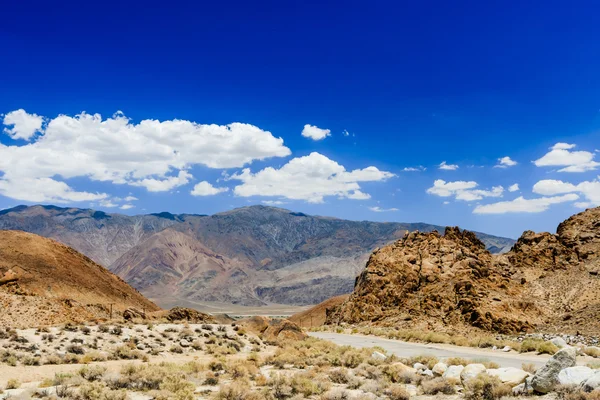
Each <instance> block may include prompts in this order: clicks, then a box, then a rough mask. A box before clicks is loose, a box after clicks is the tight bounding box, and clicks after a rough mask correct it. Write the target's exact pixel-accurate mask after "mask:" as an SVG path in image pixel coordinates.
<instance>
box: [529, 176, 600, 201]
mask: <svg viewBox="0 0 600 400" xmlns="http://www.w3.org/2000/svg"><path fill="white" fill-rule="evenodd" d="M533 192H534V193H537V194H542V195H546V196H548V195H557V194H564V193H578V194H580V195H582V196H583V197H584V198H585V200H586V201H583V202H578V203H575V206H576V207H579V208H587V207H596V206H600V177H598V179H596V180H593V181H583V182H581V183H579V184H577V185H574V184H572V183H569V182H563V181H560V180H555V179H544V180H541V181H539V182H537V183H536V184H535V185H533Z"/></svg>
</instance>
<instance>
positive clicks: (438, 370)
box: [431, 362, 448, 376]
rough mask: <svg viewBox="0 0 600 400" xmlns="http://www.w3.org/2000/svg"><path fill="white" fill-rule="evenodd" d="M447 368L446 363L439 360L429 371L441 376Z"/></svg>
mask: <svg viewBox="0 0 600 400" xmlns="http://www.w3.org/2000/svg"><path fill="white" fill-rule="evenodd" d="M447 369H448V365H446V364H445V363H443V362H439V363H437V364H435V365H434V366H433V368H432V369H431V372H433V374H434V375H435V376H442V375H444V373H445V372H446V370H447Z"/></svg>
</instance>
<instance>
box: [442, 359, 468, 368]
mask: <svg viewBox="0 0 600 400" xmlns="http://www.w3.org/2000/svg"><path fill="white" fill-rule="evenodd" d="M468 364H469V360H467V359H466V358H462V357H451V358H449V359H447V360H446V365H463V366H465V367H466V366H467V365H468Z"/></svg>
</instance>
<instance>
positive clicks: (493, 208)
mask: <svg viewBox="0 0 600 400" xmlns="http://www.w3.org/2000/svg"><path fill="white" fill-rule="evenodd" d="M578 198H579V196H577V195H576V194H565V195H563V196H554V197H540V198H537V199H525V198H523V197H522V196H521V197H517V198H516V199H514V200H510V201H500V202H498V203H492V204H486V205H478V206H477V207H475V209H474V210H473V213H475V214H506V213H539V212H543V211H546V210H547V209H548V208H550V206H551V205H552V204H559V203H566V202H570V201H575V200H577V199H578Z"/></svg>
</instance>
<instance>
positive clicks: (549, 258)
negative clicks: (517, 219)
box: [327, 208, 600, 334]
mask: <svg viewBox="0 0 600 400" xmlns="http://www.w3.org/2000/svg"><path fill="white" fill-rule="evenodd" d="M599 262H600V208H596V209H591V210H587V211H585V212H583V213H580V214H577V215H575V216H573V217H571V218H569V219H568V220H566V221H565V222H563V223H561V224H560V226H559V227H558V230H557V234H550V233H534V232H531V231H526V232H524V233H523V235H522V236H521V238H519V240H518V241H517V242H516V243H515V245H514V246H513V248H512V249H511V250H510V251H509V252H508V253H506V254H502V255H492V254H490V253H489V252H488V251H487V250H486V249H485V246H484V245H483V244H482V243H481V242H480V241H479V239H477V237H476V236H475V235H474V234H472V233H470V232H468V231H461V230H460V229H458V228H446V231H445V233H444V235H440V234H439V233H437V232H431V233H420V232H413V233H409V234H407V235H406V236H405V237H404V238H403V239H401V240H399V241H397V242H396V243H394V244H392V245H388V246H386V247H383V248H381V249H379V250H376V251H375V252H374V253H373V254H372V255H371V257H370V259H369V261H368V263H367V266H366V268H365V270H364V271H363V272H362V273H361V274H360V276H359V277H358V278H357V280H356V284H355V288H354V292H353V293H352V295H351V296H350V297H349V299H348V300H347V301H345V302H344V303H343V304H341V305H339V306H337V307H336V308H334V309H333V310H330V311H329V312H328V316H327V323H340V322H349V323H359V322H371V323H377V324H387V325H394V326H403V325H406V326H410V327H415V326H425V327H430V328H431V327H432V326H435V327H436V328H437V329H440V328H443V327H453V329H457V328H460V327H466V328H469V329H471V328H481V329H484V330H489V331H495V332H501V333H509V332H510V333H513V332H518V331H527V330H531V329H533V328H537V329H541V330H547V331H554V332H556V331H562V332H573V333H575V332H580V333H584V334H586V333H588V334H593V333H594V332H597V331H598V329H599V328H600V322H599V321H600V318H599V317H600V277H598V268H599V266H598V263H599Z"/></svg>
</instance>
